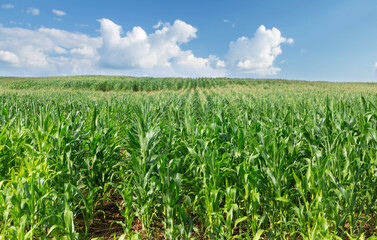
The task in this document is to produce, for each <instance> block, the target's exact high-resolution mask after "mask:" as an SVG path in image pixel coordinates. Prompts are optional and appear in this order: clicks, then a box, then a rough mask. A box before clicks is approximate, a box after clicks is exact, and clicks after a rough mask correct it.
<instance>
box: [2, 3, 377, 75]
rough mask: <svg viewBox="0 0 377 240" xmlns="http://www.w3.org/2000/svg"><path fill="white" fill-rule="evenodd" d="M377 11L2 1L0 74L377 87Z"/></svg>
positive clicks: (336, 6) (366, 6) (370, 6)
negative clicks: (234, 79) (264, 80)
mask: <svg viewBox="0 0 377 240" xmlns="http://www.w3.org/2000/svg"><path fill="white" fill-rule="evenodd" d="M376 12H377V2H376V1H373V0H360V1H356V0H331V1H324V0H318V1H305V0H286V1H278V0H275V1H271V0H264V1H261V0H259V1H241V0H235V1H230V0H227V1H224V0H218V1H196V0H194V1H155V0H154V1H115V0H109V1H88V0H80V1H71V0H67V1H57V0H24V1H21V0H19V1H17V0H0V75H1V76H51V75H52V76H53V75H78V74H105V75H134V76H156V77H159V76H181V77H200V76H214V77H222V76H226V77H251V78H285V79H300V80H311V81H312V80H320V81H369V82H371V81H377V74H376V69H377V65H376V63H377V14H376Z"/></svg>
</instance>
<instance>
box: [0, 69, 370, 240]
mask: <svg viewBox="0 0 377 240" xmlns="http://www.w3.org/2000/svg"><path fill="white" fill-rule="evenodd" d="M0 85H1V86H2V87H3V90H2V91H3V92H2V94H1V95H0V239H88V238H89V237H90V227H91V223H92V222H93V220H94V219H95V218H96V217H97V216H99V215H98V214H99V213H101V212H102V211H103V209H102V208H101V207H102V204H103V200H104V199H106V200H107V201H111V200H112V199H114V196H118V201H116V202H115V203H116V205H117V206H118V208H119V212H120V214H121V215H122V217H123V218H124V221H118V222H117V223H118V224H120V225H121V226H122V227H123V231H124V235H122V236H121V239H141V238H142V237H144V238H149V239H153V238H155V237H156V234H160V233H163V234H164V236H165V238H167V239H195V238H197V237H198V236H200V235H202V236H203V237H204V238H207V239H255V240H257V239H311V240H312V239H345V238H347V239H367V237H369V236H370V235H371V234H373V232H374V231H376V220H377V219H376V207H377V204H376V202H377V168H376V164H377V160H376V159H377V108H376V106H375V102H376V100H377V96H376V95H375V94H374V93H373V92H370V89H371V87H372V88H375V86H374V85H370V84H367V85H363V84H359V85H356V84H338V85H336V84H330V83H306V82H287V81H283V80H246V79H201V78H199V79H149V78H144V79H137V78H131V77H103V76H81V77H65V78H56V79H50V78H49V79H43V78H41V79H1V80H0ZM223 87H224V88H223ZM225 87H229V88H230V89H228V90H226V88H225ZM14 89H27V90H24V91H21V92H19V91H15V90H14ZM30 89H34V90H38V91H30ZM44 89H56V90H55V91H54V92H52V93H48V92H46V91H44ZM180 89H181V91H176V90H180ZM347 89H348V90H347ZM63 90H64V91H63ZM65 90H70V91H65ZM71 90H72V91H71ZM73 90H77V91H73ZM95 90H97V91H98V92H96V91H95ZM113 90H114V91H116V92H111V93H109V92H108V91H113ZM157 90H158V91H159V92H158V93H148V94H146V93H145V91H157ZM164 90H169V91H164ZM102 91H106V93H103V92H102ZM123 91H126V92H123ZM134 92H135V93H134ZM360 93H362V94H363V95H362V96H360ZM110 197H112V198H110ZM78 219H81V220H82V222H83V225H84V226H83V227H80V225H79V224H78ZM136 222H140V223H141V224H142V227H141V228H140V229H137V230H135V228H133V226H134V224H135V223H136ZM157 226H159V227H157ZM161 226H162V227H161ZM157 228H159V229H157ZM372 239H373V238H372Z"/></svg>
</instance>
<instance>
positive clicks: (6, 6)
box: [0, 3, 14, 9]
mask: <svg viewBox="0 0 377 240" xmlns="http://www.w3.org/2000/svg"><path fill="white" fill-rule="evenodd" d="M0 7H1V8H5V9H10V8H14V6H13V5H12V4H10V3H8V4H3V5H1V6H0Z"/></svg>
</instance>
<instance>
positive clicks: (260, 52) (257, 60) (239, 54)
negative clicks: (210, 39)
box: [226, 25, 294, 75]
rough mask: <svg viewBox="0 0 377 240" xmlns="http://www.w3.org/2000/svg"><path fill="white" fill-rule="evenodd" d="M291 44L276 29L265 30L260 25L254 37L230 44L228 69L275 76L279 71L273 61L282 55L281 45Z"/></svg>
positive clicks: (290, 40)
mask: <svg viewBox="0 0 377 240" xmlns="http://www.w3.org/2000/svg"><path fill="white" fill-rule="evenodd" d="M293 42H294V41H293V39H291V38H290V39H286V38H284V37H282V36H281V32H280V31H279V30H278V29H277V28H272V29H266V27H265V26H263V25H261V26H260V27H259V28H258V29H257V31H256V33H255V35H254V37H252V38H247V37H240V38H238V39H237V40H236V41H235V42H231V43H230V47H229V52H228V54H227V55H226V59H227V64H228V67H229V68H230V69H232V70H233V71H237V72H245V73H254V74H259V75H275V74H277V72H279V71H280V68H278V67H275V66H274V61H275V59H276V58H277V56H278V55H280V54H281V53H282V50H281V44H282V43H288V44H293Z"/></svg>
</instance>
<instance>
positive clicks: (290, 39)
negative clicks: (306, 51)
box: [287, 38, 295, 45]
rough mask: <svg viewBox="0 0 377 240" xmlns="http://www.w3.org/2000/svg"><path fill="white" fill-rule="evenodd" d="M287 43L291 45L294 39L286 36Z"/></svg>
mask: <svg viewBox="0 0 377 240" xmlns="http://www.w3.org/2000/svg"><path fill="white" fill-rule="evenodd" d="M287 43H288V44H290V45H292V44H294V43H295V40H293V38H288V39H287Z"/></svg>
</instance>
